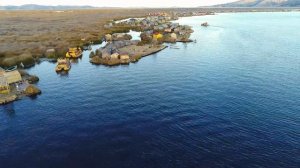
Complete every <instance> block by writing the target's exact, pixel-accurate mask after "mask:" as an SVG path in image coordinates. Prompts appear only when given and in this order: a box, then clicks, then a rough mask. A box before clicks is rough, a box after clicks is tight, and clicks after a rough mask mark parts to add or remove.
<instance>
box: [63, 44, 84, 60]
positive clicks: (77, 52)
mask: <svg viewBox="0 0 300 168" xmlns="http://www.w3.org/2000/svg"><path fill="white" fill-rule="evenodd" d="M81 56H82V50H81V48H80V47H77V48H69V51H68V52H67V53H66V58H79V57H81Z"/></svg>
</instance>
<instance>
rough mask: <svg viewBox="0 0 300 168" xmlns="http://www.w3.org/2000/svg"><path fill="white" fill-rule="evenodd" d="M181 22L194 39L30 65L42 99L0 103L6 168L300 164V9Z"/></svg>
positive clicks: (0, 161) (0, 162)
mask: <svg viewBox="0 0 300 168" xmlns="http://www.w3.org/2000/svg"><path fill="white" fill-rule="evenodd" d="M204 21H208V22H209V24H210V25H211V26H210V27H208V28H203V27H200V24H201V22H204ZM179 22H180V23H182V24H189V25H191V26H193V27H194V30H195V33H194V34H193V35H192V38H193V39H196V40H197V43H190V44H181V43H178V44H176V46H178V47H179V48H180V49H172V48H171V47H170V48H168V49H166V50H164V51H162V52H160V53H157V54H155V55H153V56H149V57H146V58H143V59H142V60H140V61H139V62H138V63H136V64H131V65H129V66H117V67H105V66H94V65H91V64H90V63H89V59H88V54H89V53H88V52H86V53H85V54H84V56H83V58H82V60H79V62H78V63H77V64H73V66H72V69H71V71H70V73H69V74H68V76H60V75H57V74H56V73H55V72H54V67H55V64H51V63H48V62H42V63H41V64H39V65H37V66H35V67H34V68H32V69H30V70H29V71H30V73H33V74H36V75H38V76H39V77H40V82H39V84H38V86H39V87H40V88H41V89H42V91H43V94H42V95H41V96H39V97H37V98H36V99H30V98H26V99H24V100H21V101H17V102H15V103H13V104H9V105H6V106H2V107H0V112H1V113H0V167H1V168H18V167H21V168H27V167H28V168H40V167H53V168H54V167H55V168H60V167H72V168H76V167H89V168H92V167H112V168H121V167H129V168H135V167H136V168H141V167H157V168H158V167H162V168H167V167H188V168H190V167H195V168H198V167H205V168H209V167H238V168H240V167H249V168H250V167H251V168H253V167H272V168H274V167H281V168H282V167H295V168H296V167H299V165H300V42H299V40H300V13H243V14H241V13H239V14H220V15H216V16H205V17H192V18H183V19H180V21H179Z"/></svg>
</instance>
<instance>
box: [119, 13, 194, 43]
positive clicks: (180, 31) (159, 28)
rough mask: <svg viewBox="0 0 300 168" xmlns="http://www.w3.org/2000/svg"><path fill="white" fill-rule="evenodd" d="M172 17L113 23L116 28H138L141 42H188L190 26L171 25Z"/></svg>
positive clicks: (150, 17) (151, 17)
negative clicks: (140, 32) (140, 33)
mask: <svg viewBox="0 0 300 168" xmlns="http://www.w3.org/2000/svg"><path fill="white" fill-rule="evenodd" d="M172 19H173V18H172V16H162V15H159V16H147V17H146V18H144V19H135V18H132V19H127V20H124V21H123V22H118V23H115V24H114V25H116V26H122V25H124V26H127V27H128V26H129V27H130V26H131V27H139V28H140V30H141V31H142V32H143V33H142V40H145V41H148V42H155V41H157V40H158V41H162V42H190V41H191V40H189V37H190V35H191V33H193V30H192V28H191V27H190V26H187V25H179V23H172V22H170V21H171V20H172Z"/></svg>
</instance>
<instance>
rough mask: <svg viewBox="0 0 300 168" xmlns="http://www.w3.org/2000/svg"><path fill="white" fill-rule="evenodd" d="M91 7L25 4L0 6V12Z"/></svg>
mask: <svg viewBox="0 0 300 168" xmlns="http://www.w3.org/2000/svg"><path fill="white" fill-rule="evenodd" d="M92 8H95V7H92V6H61V5H59V6H44V5H35V4H27V5H21V6H0V10H67V9H92Z"/></svg>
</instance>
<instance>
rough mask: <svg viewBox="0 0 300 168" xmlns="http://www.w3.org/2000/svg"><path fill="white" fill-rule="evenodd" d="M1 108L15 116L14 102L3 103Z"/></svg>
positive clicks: (7, 113) (9, 115)
mask: <svg viewBox="0 0 300 168" xmlns="http://www.w3.org/2000/svg"><path fill="white" fill-rule="evenodd" d="M1 108H2V109H3V111H4V113H5V114H6V115H7V116H8V117H10V118H13V117H14V116H15V114H16V111H15V105H14V103H9V104H6V105H3V106H1Z"/></svg>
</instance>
